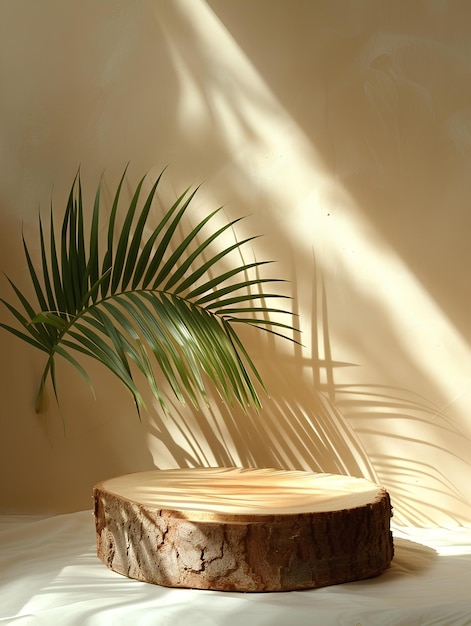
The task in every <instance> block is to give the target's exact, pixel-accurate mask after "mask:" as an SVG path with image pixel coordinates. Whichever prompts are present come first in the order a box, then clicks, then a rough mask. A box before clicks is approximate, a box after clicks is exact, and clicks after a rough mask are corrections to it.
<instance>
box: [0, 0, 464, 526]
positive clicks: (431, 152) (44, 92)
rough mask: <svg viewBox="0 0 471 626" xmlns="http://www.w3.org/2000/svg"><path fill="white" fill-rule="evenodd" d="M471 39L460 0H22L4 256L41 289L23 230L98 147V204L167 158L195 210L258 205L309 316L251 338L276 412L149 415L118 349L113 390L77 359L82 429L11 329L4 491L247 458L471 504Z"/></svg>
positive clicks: (75, 495) (33, 227) (34, 499)
mask: <svg viewBox="0 0 471 626" xmlns="http://www.w3.org/2000/svg"><path fill="white" fill-rule="evenodd" d="M470 59H471V4H470V3H469V2H466V1H459V0H455V1H452V0H450V1H448V2H447V1H446V0H428V1H427V0H423V1H420V0H416V1H414V2H409V1H402V0H386V1H377V2H370V1H362V0H355V1H353V0H351V1H348V0H325V1H319V0H304V1H303V0H290V1H289V2H288V0H206V1H205V0H154V1H151V0H142V1H139V2H135V0H128V1H126V0H101V1H100V2H97V1H96V0H80V1H79V0H75V1H74V0H70V1H68V2H64V1H63V0H42V2H37V1H36V0H22V1H21V2H13V1H11V0H10V1H8V0H0V94H1V97H0V211H1V231H0V244H1V245H0V268H1V270H2V271H3V272H5V273H6V274H7V275H8V276H10V277H11V278H12V279H13V280H15V282H17V283H18V284H20V285H22V284H23V283H22V280H23V279H24V278H26V268H25V262H24V258H23V255H22V248H21V231H22V228H23V230H24V232H25V236H26V237H27V238H28V241H29V242H32V245H33V246H34V241H37V215H38V209H39V207H42V208H43V209H44V210H45V211H47V210H48V208H49V204H50V198H51V195H52V196H53V198H54V206H55V208H56V210H57V212H58V213H60V211H61V210H62V207H63V206H64V203H65V200H66V194H67V190H68V187H69V185H70V183H71V181H72V179H73V177H74V175H75V173H76V171H77V168H78V166H79V165H80V166H81V172H82V178H83V181H84V184H85V186H86V189H87V190H86V197H87V199H88V200H89V199H90V198H91V197H92V194H93V192H94V188H95V185H96V184H97V182H98V180H99V177H100V175H101V174H102V173H103V171H105V170H106V177H105V192H106V189H107V187H106V185H107V184H109V186H111V185H112V184H114V183H115V182H116V180H117V178H118V176H119V175H120V174H121V172H122V169H123V168H124V166H125V165H126V163H127V162H130V177H131V178H132V179H133V180H135V181H137V179H138V177H140V176H141V175H142V174H144V173H145V172H146V171H150V172H151V173H152V174H156V173H158V172H160V170H161V169H162V168H163V167H164V166H165V165H167V164H168V165H169V169H168V171H167V174H166V179H165V180H166V183H165V190H164V195H165V197H166V198H165V199H166V200H167V199H173V198H174V197H175V195H176V194H177V193H178V192H181V191H182V190H183V189H184V188H186V186H187V185H189V184H191V185H194V184H199V183H200V182H202V181H204V184H203V187H202V189H201V191H200V192H199V194H198V197H197V200H196V202H195V207H194V210H195V211H196V212H197V213H198V212H205V211H208V210H209V209H214V208H216V207H217V206H219V205H221V204H225V205H226V215H227V216H229V217H235V216H238V215H247V216H249V217H248V218H247V219H246V220H244V221H243V222H242V224H241V226H240V228H239V229H238V235H239V236H247V235H252V234H259V233H262V234H263V235H264V236H263V238H261V239H259V240H257V242H256V243H255V244H254V245H253V251H251V250H249V251H248V254H249V255H252V254H254V255H255V256H256V258H257V259H259V260H261V259H264V258H269V259H276V260H277V261H278V262H277V263H276V264H275V265H274V266H273V267H272V269H271V270H270V271H271V272H272V273H275V275H276V276H279V277H281V278H285V279H288V280H289V281H290V282H289V284H287V286H286V293H287V294H288V295H292V296H293V297H294V301H293V302H294V310H295V311H296V312H297V313H299V315H300V326H301V328H302V331H303V335H302V342H303V347H302V348H301V347H298V348H294V347H293V345H291V344H289V343H288V342H282V341H273V340H271V339H269V337H268V336H267V337H260V336H256V335H248V336H247V340H248V341H249V344H250V346H251V352H252V355H253V357H254V359H255V360H256V362H257V364H258V365H259V366H260V369H261V371H262V372H263V374H264V377H265V380H266V383H267V385H268V387H269V390H270V394H271V395H270V398H269V399H267V400H266V401H265V403H264V410H263V412H262V413H261V414H260V415H259V416H257V415H252V414H251V415H250V416H248V417H246V416H244V415H242V414H241V413H240V412H239V411H237V410H229V409H228V408H227V407H224V406H222V405H221V404H220V403H219V402H218V401H216V400H215V401H214V403H213V404H212V406H211V407H210V408H209V409H208V410H207V411H202V412H200V413H194V412H192V411H190V410H189V409H182V408H181V407H180V406H178V405H177V404H175V411H174V412H173V413H172V415H171V417H169V418H163V417H162V416H161V415H160V414H159V413H158V412H157V411H154V410H153V409H152V406H151V410H150V411H149V414H148V415H146V416H144V419H143V423H142V424H140V423H139V421H138V419H137V417H136V415H135V413H134V410H133V406H132V403H131V400H130V399H129V398H128V396H127V395H126V393H125V392H124V391H122V390H121V389H120V387H118V386H117V385H116V383H115V382H114V380H112V379H111V378H110V377H109V376H108V375H107V373H106V372H104V371H102V370H101V369H100V368H99V367H98V366H94V365H93V366H90V367H91V370H92V376H93V378H94V381H95V386H96V389H97V400H96V401H94V400H93V398H92V396H91V395H90V393H89V391H88V389H87V387H86V385H85V384H84V382H83V381H82V379H81V377H80V376H79V375H78V374H76V373H75V372H74V371H71V369H70V368H69V367H68V366H67V365H66V364H64V365H61V367H60V371H59V382H60V393H61V398H62V411H63V413H64V415H65V425H66V434H65V435H64V432H63V426H62V422H61V417H60V413H59V412H58V410H57V408H56V407H55V405H54V402H53V401H52V400H51V403H50V405H49V407H48V409H47V411H46V412H45V413H44V414H40V415H37V414H35V412H34V398H35V394H36V391H37V384H38V378H39V375H40V373H41V371H42V357H41V355H40V354H36V353H35V352H34V350H32V349H29V348H28V347H27V346H26V345H23V344H21V342H19V341H17V340H16V339H15V338H14V337H12V336H9V335H8V334H7V333H5V332H2V333H1V334H0V342H1V344H0V346H1V354H0V381H1V383H0V384H1V396H0V402H1V404H0V411H1V422H0V427H1V438H0V442H1V443H0V447H1V450H0V476H1V478H0V481H1V503H0V506H1V509H2V510H3V511H6V512H9V511H17V512H27V511H46V512H56V511H59V512H60V511H71V510H77V509H83V508H90V507H91V489H92V486H93V484H94V483H95V482H97V481H98V480H100V479H102V478H106V477H109V476H113V475H116V474H120V473H125V472H132V471H138V470H143V469H148V468H151V467H153V466H154V465H155V466H157V467H176V466H191V465H214V464H221V465H231V464H238V465H239V464H242V465H256V466H275V467H286V468H303V469H311V470H322V471H328V472H331V471H334V472H346V473H350V474H353V475H358V476H361V475H363V476H366V477H368V478H371V479H374V480H377V481H379V482H381V483H382V484H384V485H385V486H386V487H387V488H388V489H389V491H390V493H391V496H392V498H393V504H394V510H395V519H396V522H397V523H400V524H414V523H415V524H423V525H427V524H432V525H433V524H456V523H468V524H469V523H471V480H470V479H471V469H470V460H471V454H470V450H471V445H470V444H471V412H470V408H471V350H470V340H471V324H470V320H469V315H470V304H471V285H470V280H469V265H470V262H471V247H470V245H469V236H470V230H471V210H470V209H471V176H470V171H471V168H470V165H471V63H470ZM106 181H109V182H108V183H107V182H106ZM105 195H106V193H105ZM0 280H1V282H0V293H1V295H2V297H8V298H10V297H11V290H10V288H9V286H8V283H7V281H6V279H5V278H4V276H3V275H2V277H1V279H0ZM25 284H26V283H25ZM1 320H2V321H4V322H6V321H8V322H10V321H11V320H10V319H9V317H8V313H7V311H6V310H5V309H2V311H1Z"/></svg>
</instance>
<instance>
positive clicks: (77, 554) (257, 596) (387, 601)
mask: <svg viewBox="0 0 471 626" xmlns="http://www.w3.org/2000/svg"><path fill="white" fill-rule="evenodd" d="M394 536H395V548H396V555H395V558H394V560H393V562H392V565H391V567H390V569H389V570H388V571H387V572H385V573H384V574H383V575H381V576H379V577H378V578H374V579H371V580H367V581H359V582H354V583H348V584H344V585H336V586H332V587H325V588H322V589H313V590H308V591H291V592H280V593H227V592H217V591H201V590H192V589H167V588H164V587H158V586H155V585H150V584H146V583H141V582H138V581H135V580H130V579H128V578H125V577H123V576H120V575H119V574H116V573H115V572H112V571H111V570H109V569H108V568H107V567H105V565H103V564H102V563H101V561H99V560H98V558H97V557H96V553H95V529H94V521H93V515H92V513H91V512H90V511H82V512H79V513H73V514H68V515H60V516H55V517H49V518H37V517H21V516H4V517H0V626H5V625H7V624H14V625H15V626H26V625H28V626H32V625H34V626H73V625H74V626H130V625H132V626H135V625H137V626H147V625H149V626H183V625H185V626H268V625H269V626H278V625H280V626H281V625H283V626H286V624H289V625H293V626H308V625H309V626H316V625H320V626H329V625H331V624H332V625H334V624H335V625H336V626H344V625H345V626H382V625H383V624H384V625H387V626H399V625H400V626H424V625H427V626H431V625H437V626H465V625H467V626H469V625H471V528H453V529H439V528H437V529H418V528H397V529H395V530H394Z"/></svg>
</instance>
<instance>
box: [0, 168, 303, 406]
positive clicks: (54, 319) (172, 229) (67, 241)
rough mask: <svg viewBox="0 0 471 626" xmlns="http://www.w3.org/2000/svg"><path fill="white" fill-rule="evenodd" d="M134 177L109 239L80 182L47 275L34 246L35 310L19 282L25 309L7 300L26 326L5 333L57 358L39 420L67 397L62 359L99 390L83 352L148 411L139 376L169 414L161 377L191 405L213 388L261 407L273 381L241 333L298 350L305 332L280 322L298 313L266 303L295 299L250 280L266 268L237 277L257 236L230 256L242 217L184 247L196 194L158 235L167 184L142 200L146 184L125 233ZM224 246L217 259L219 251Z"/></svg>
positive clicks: (43, 240)
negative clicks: (269, 337) (154, 214)
mask: <svg viewBox="0 0 471 626" xmlns="http://www.w3.org/2000/svg"><path fill="white" fill-rule="evenodd" d="M125 177H126V171H125V172H124V174H123V176H122V177H121V179H120V181H119V184H118V186H117V188H116V190H115V192H114V195H113V201H112V206H111V209H110V213H109V214H108V215H107V228H106V227H105V233H104V234H105V237H104V238H103V237H102V236H101V233H102V226H103V218H102V216H101V212H100V211H101V200H100V197H101V183H100V185H99V186H98V188H97V191H96V194H95V199H94V203H93V208H92V209H91V211H90V212H89V214H87V212H86V210H85V207H84V203H83V194H82V183H81V179H80V175H79V174H78V175H77V176H76V178H75V180H74V182H73V184H72V187H71V190H70V194H69V196H68V200H67V205H66V209H65V213H64V217H63V220H62V224H61V228H60V234H59V230H58V229H57V227H56V224H55V221H54V216H53V210H52V207H51V211H50V219H49V231H48V232H46V228H45V225H44V224H43V221H42V219H41V217H40V218H39V244H40V263H39V269H37V268H36V266H35V263H34V261H33V256H32V254H31V251H30V249H29V248H28V245H27V243H26V241H25V239H24V237H23V249H24V253H25V257H26V263H27V267H28V270H29V274H30V278H31V283H32V291H33V292H34V296H35V298H36V301H34V299H28V298H27V296H26V295H25V293H24V292H23V291H21V290H20V289H19V287H18V286H17V285H15V284H14V283H13V282H12V281H11V280H10V281H9V282H10V284H11V286H12V288H13V291H14V292H15V295H16V297H17V300H18V301H19V304H20V305H21V306H19V308H17V306H14V305H13V304H11V303H9V302H7V301H6V300H4V299H1V302H2V303H3V304H4V305H5V307H6V308H7V309H8V311H9V312H10V314H11V315H12V316H13V317H14V318H15V320H16V326H11V325H9V324H5V323H0V327H2V328H4V329H5V330H7V331H8V332H10V333H12V334H13V335H15V336H16V337H18V338H19V339H22V340H23V341H26V342H27V343H29V344H30V345H32V346H33V347H35V348H37V349H39V350H41V351H43V352H45V353H46V355H47V361H46V365H45V368H44V372H43V375H42V377H41V382H40V388H39V393H38V399H37V404H36V406H37V410H41V407H42V405H43V399H44V398H43V396H44V393H45V385H46V382H47V380H48V379H50V380H51V382H52V386H53V390H54V394H55V396H56V399H57V385H56V367H55V358H56V356H60V357H62V358H64V359H65V360H67V361H68V362H69V363H70V364H72V365H73V366H74V367H75V368H76V369H77V371H78V372H79V373H80V374H81V375H82V376H83V377H84V379H85V380H86V381H87V384H88V385H89V386H90V387H91V386H92V384H91V381H90V378H89V376H88V374H87V372H86V370H85V369H84V366H83V365H82V364H81V363H80V362H79V361H78V360H77V358H76V357H75V356H73V353H78V355H86V356H87V357H90V358H93V359H95V360H97V361H99V362H100V363H101V364H103V365H104V366H105V367H107V368H108V369H109V370H110V371H111V372H113V374H114V375H115V376H117V377H118V379H119V380H120V381H121V382H122V383H123V385H124V386H125V387H126V388H127V389H128V391H129V392H130V394H131V396H132V398H133V400H134V403H135V405H136V407H137V410H138V412H139V411H140V409H141V408H142V407H143V406H144V401H143V398H142V396H141V394H140V392H139V389H138V386H137V384H136V381H135V374H134V373H133V372H136V371H139V372H140V373H141V374H142V375H143V376H144V378H145V379H146V381H147V383H148V384H149V387H150V389H151V390H152V391H153V394H154V396H155V397H156V399H157V400H158V402H159V403H160V405H161V407H162V408H163V409H164V410H167V405H166V400H165V397H164V394H163V392H162V390H161V385H160V384H159V377H163V378H164V379H165V380H166V381H167V383H168V385H169V386H170V389H171V390H172V392H173V393H174V394H175V396H176V397H177V398H178V399H179V400H180V401H181V402H185V398H189V399H191V401H192V402H193V403H194V405H195V406H197V407H198V406H199V402H200V398H202V399H203V400H207V391H206V389H207V381H211V383H212V384H213V385H214V387H215V388H216V389H217V391H218V392H219V394H220V395H221V396H222V398H223V399H224V400H225V401H227V402H231V401H232V399H233V398H235V399H236V400H237V401H238V402H239V403H240V404H241V405H242V407H244V408H247V407H249V406H254V407H256V408H258V407H260V399H259V396H258V393H257V390H256V387H257V385H258V386H261V387H262V388H263V389H264V386H263V382H262V380H261V377H260V375H259V373H258V371H257V369H256V367H255V365H254V363H253V362H252V360H251V358H250V356H249V354H248V352H247V350H246V349H245V348H244V346H243V344H242V341H241V339H240V337H239V335H238V334H237V333H236V331H235V326H236V324H240V323H243V324H249V325H251V326H255V327H257V328H259V329H261V330H265V331H269V332H272V333H274V334H282V335H283V336H285V337H286V338H288V339H290V340H292V341H295V339H294V335H293V333H294V332H295V328H294V327H293V326H292V325H290V324H289V323H286V324H285V323H283V322H280V321H276V322H275V321H271V320H270V319H269V316H270V315H271V314H276V315H277V316H279V314H287V315H291V313H290V312H289V311H287V310H285V309H278V308H274V307H269V306H267V304H266V301H267V300H269V299H271V298H280V297H284V296H281V295H280V294H278V293H271V291H270V292H268V291H266V286H267V284H268V283H277V282H278V281H277V280H276V279H264V278H260V277H258V276H257V277H256V278H250V276H251V275H253V272H254V271H258V270H259V269H260V268H261V267H262V265H265V264H266V263H267V262H266V261H255V262H252V263H247V264H245V263H242V264H241V265H237V266H236V267H233V268H231V269H227V263H228V262H229V260H230V255H231V253H233V252H234V251H238V250H240V248H241V247H242V246H244V245H245V244H247V243H249V242H250V241H252V240H253V239H254V237H250V238H247V239H244V240H242V241H235V242H234V243H231V244H230V245H228V246H227V245H225V246H223V247H222V249H221V244H220V242H221V241H222V240H223V236H224V237H225V236H226V235H227V233H228V232H230V231H231V230H232V229H233V228H234V226H235V224H236V223H237V222H238V221H239V219H235V220H233V221H229V222H228V223H226V224H225V225H223V226H222V227H219V228H218V229H217V230H215V231H214V232H212V233H211V234H210V235H209V236H205V235H204V234H203V233H204V232H205V231H204V229H205V227H206V226H207V224H208V223H210V222H211V220H212V219H213V218H214V217H215V216H216V215H218V214H219V212H220V210H221V209H218V210H216V211H213V212H212V213H210V214H209V215H207V216H206V217H205V218H204V219H202V220H201V221H200V222H199V223H198V224H197V225H196V226H195V227H193V228H191V229H190V232H189V233H188V234H187V235H185V236H184V237H181V236H180V235H179V233H180V232H181V230H182V228H183V225H182V224H183V223H182V218H183V216H184V215H185V213H186V211H187V209H188V206H189V205H190V202H191V200H192V198H193V196H194V194H195V193H196V190H195V191H190V190H186V191H185V192H184V193H183V194H182V195H181V196H180V197H179V198H178V199H177V200H176V201H175V203H174V204H173V205H172V206H171V207H170V209H169V210H168V211H167V212H165V214H164V216H163V217H162V219H161V220H160V222H159V223H158V224H157V226H155V227H151V224H150V219H149V216H150V212H151V208H152V207H153V204H154V200H155V196H156V192H157V188H158V185H159V182H160V180H161V177H162V174H161V175H160V176H159V177H158V178H157V180H156V181H155V182H154V184H153V185H152V188H151V190H150V191H149V192H148V193H147V194H146V195H145V197H143V198H141V196H142V194H143V185H144V181H145V177H144V178H142V179H141V180H140V181H139V183H138V185H137V186H136V188H135V190H134V193H133V194H132V197H131V201H130V203H129V205H128V206H127V208H126V210H125V212H124V217H123V220H122V221H121V227H119V226H118V222H119V220H118V216H119V210H120V206H121V204H122V200H121V195H122V188H123V183H124V181H125ZM87 217H88V218H89V226H88V228H86V227H85V222H86V218H87ZM56 233H57V235H56ZM103 239H104V240H105V241H104V242H103V243H101V241H102V240H103ZM216 240H217V241H218V242H219V247H218V251H217V252H215V253H214V252H213V253H212V252H211V246H212V245H213V244H214V242H215V241H216ZM218 268H220V270H221V271H220V272H218ZM275 291H276V290H275ZM254 381H256V382H254Z"/></svg>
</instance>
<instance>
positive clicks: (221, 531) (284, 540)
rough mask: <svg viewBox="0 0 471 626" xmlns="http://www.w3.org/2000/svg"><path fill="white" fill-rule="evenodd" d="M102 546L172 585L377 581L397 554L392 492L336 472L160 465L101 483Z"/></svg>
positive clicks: (130, 567) (109, 559)
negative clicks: (390, 497) (166, 466)
mask: <svg viewBox="0 0 471 626" xmlns="http://www.w3.org/2000/svg"><path fill="white" fill-rule="evenodd" d="M94 499H95V522H96V536H97V553H98V556H99V557H100V559H101V560H102V561H103V562H104V563H105V564H106V565H107V566H108V567H109V568H111V569H112V570H114V571H116V572H119V573H120V574H123V575H125V576H128V577H130V578H135V579H137V580H141V581H146V582H149V583H154V584H158V585H164V586H167V587H191V588H197V589H215V590H225V591H288V590H295V589H308V588H314V587H322V586H326V585H333V584H338V583H344V582H349V581H353V580H360V579H364V578H371V577H373V576H377V575H378V574H380V573H381V572H383V571H384V570H385V569H387V567H388V566H389V564H390V562H391V559H392V557H393V541H392V534H391V531H390V517H391V504H390V499H389V495H388V493H387V492H386V491H385V490H384V489H382V488H381V487H379V486H378V485H375V484H373V483H371V482H369V481H367V480H364V479H361V478H352V477H350V476H341V475H337V474H316V473H310V472H301V471H281V470H273V469H242V468H195V469H178V470H154V471H149V472H139V473H136V474H129V475H126V476H120V477H118V478H111V479H109V480H104V481H102V482H100V483H99V484H98V485H96V486H95V488H94Z"/></svg>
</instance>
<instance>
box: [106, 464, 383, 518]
mask: <svg viewBox="0 0 471 626" xmlns="http://www.w3.org/2000/svg"><path fill="white" fill-rule="evenodd" d="M97 488H98V489H99V490H103V491H107V492H109V493H112V494H114V495H116V496H118V497H120V498H125V499H127V500H130V501H132V502H135V503H138V504H140V505H144V506H149V507H152V508H154V509H163V510H170V511H180V512H181V513H182V515H183V516H184V517H185V519H188V520H191V519H198V520H201V519H207V520H208V521H209V520H213V521H216V520H223V519H224V517H225V516H227V515H230V516H238V515H241V516H243V517H245V516H249V515H250V516H252V515H254V516H267V515H270V516H271V515H276V516H280V515H290V514H302V513H316V512H328V511H341V510H344V509H352V508H357V507H362V506H366V505H370V504H372V503H374V502H376V501H377V500H378V499H380V498H381V497H382V495H383V494H384V490H383V489H382V488H381V487H379V486H378V485H375V484H373V483H371V482H369V481H367V480H365V479H363V478H354V477H351V476H343V475H338V474H323V473H311V472H304V471H286V470H275V469H242V468H235V467H234V468H220V467H218V468H191V469H175V470H151V471H148V472H138V473H136V474H127V475H125V476H119V477H116V478H111V479H109V480H104V481H102V482H101V483H99V484H98V485H97Z"/></svg>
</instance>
